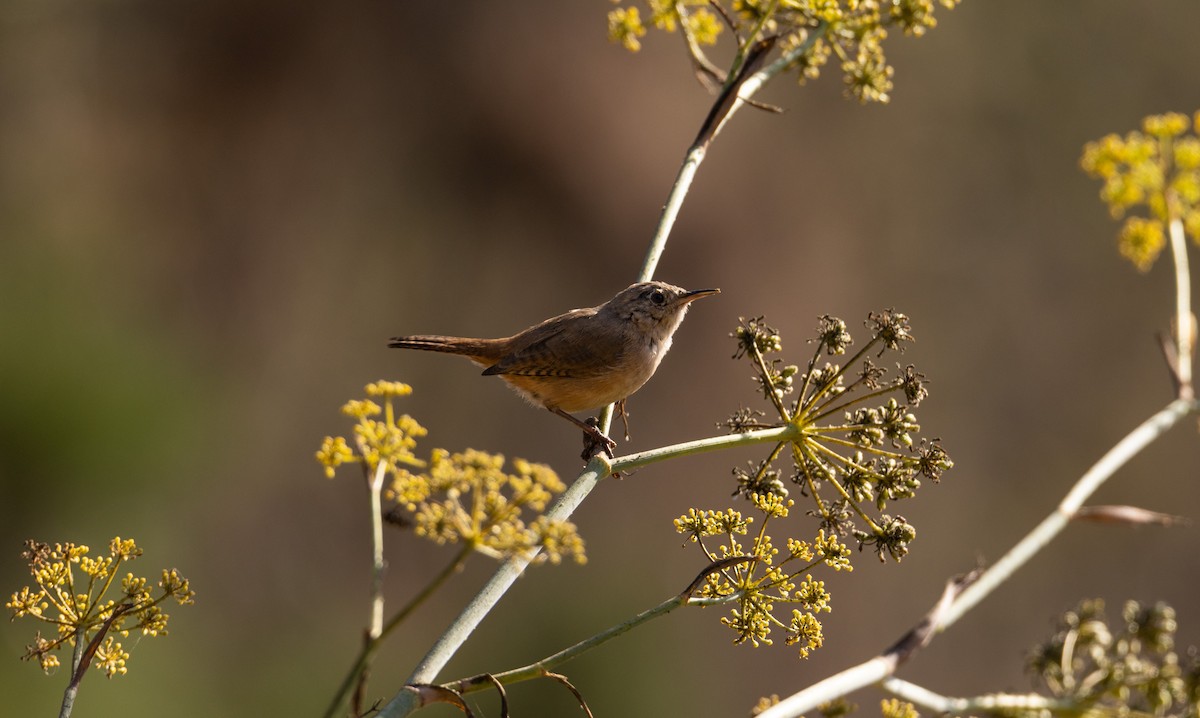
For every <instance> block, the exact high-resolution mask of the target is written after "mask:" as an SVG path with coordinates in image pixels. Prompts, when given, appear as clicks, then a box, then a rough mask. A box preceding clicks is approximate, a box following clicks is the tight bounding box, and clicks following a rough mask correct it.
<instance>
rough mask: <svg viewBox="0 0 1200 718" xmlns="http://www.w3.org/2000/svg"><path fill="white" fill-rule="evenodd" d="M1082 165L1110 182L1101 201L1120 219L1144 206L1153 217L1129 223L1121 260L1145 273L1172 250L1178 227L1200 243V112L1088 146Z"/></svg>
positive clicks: (1172, 115) (1156, 118)
mask: <svg viewBox="0 0 1200 718" xmlns="http://www.w3.org/2000/svg"><path fill="white" fill-rule="evenodd" d="M1080 165H1081V166H1082V167H1083V169H1084V171H1085V172H1087V173H1088V174H1090V175H1091V176H1093V177H1096V178H1098V179H1101V180H1104V186H1103V187H1102V188H1101V190H1100V198H1101V199H1102V200H1103V201H1104V203H1105V204H1107V205H1108V208H1109V211H1110V212H1111V213H1112V216H1113V217H1114V218H1120V217H1124V216H1125V213H1126V212H1127V211H1129V210H1130V209H1133V208H1135V207H1137V206H1139V205H1144V207H1145V210H1146V212H1147V214H1148V215H1149V216H1148V217H1142V216H1136V215H1133V216H1129V217H1126V219H1125V222H1124V224H1123V225H1122V226H1121V231H1120V233H1119V235H1118V248H1119V250H1120V252H1121V255H1122V256H1124V257H1125V258H1126V259H1128V260H1129V261H1130V262H1133V264H1134V266H1135V267H1137V268H1138V269H1139V270H1140V271H1143V272H1144V271H1147V270H1148V269H1150V267H1151V266H1152V265H1153V264H1154V260H1156V259H1157V258H1158V255H1159V253H1161V252H1162V250H1163V247H1165V246H1166V233H1167V228H1168V226H1169V225H1170V224H1171V223H1172V222H1175V221H1178V222H1180V223H1181V224H1182V226H1183V229H1184V231H1185V232H1186V233H1187V234H1188V235H1189V236H1191V238H1192V240H1193V241H1195V242H1198V243H1200V112H1197V113H1196V114H1195V115H1194V116H1193V117H1192V118H1190V119H1189V118H1188V116H1187V115H1183V114H1180V113H1178V112H1169V113H1167V114H1163V115H1151V116H1150V117H1147V118H1145V119H1144V120H1143V121H1142V131H1141V132H1130V133H1129V134H1127V135H1125V136H1124V137H1121V136H1119V135H1115V134H1111V135H1107V136H1105V137H1102V138H1101V139H1099V140H1097V141H1095V142H1090V143H1088V144H1087V145H1086V146H1085V147H1084V150H1083V158H1082V159H1081V160H1080Z"/></svg>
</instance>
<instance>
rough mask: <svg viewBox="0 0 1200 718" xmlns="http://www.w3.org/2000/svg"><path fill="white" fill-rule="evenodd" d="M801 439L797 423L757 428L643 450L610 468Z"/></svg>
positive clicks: (611, 464)
mask: <svg viewBox="0 0 1200 718" xmlns="http://www.w3.org/2000/svg"><path fill="white" fill-rule="evenodd" d="M798 436H800V430H799V429H797V428H796V427H795V425H793V424H787V425H785V426H775V427H771V428H769V429H755V430H754V431H746V432H742V433H740V434H728V435H724V436H713V437H709V438H707V439H696V440H695V441H685V442H683V443H682V444H672V445H671V446H662V447H659V448H657V449H649V450H647V451H639V452H637V453H633V454H626V455H625V456H618V457H617V458H615V459H613V460H612V462H611V463H609V464H608V465H609V468H610V469H611V470H612V471H613V472H618V471H628V470H630V469H636V468H639V467H642V466H647V465H649V464H655V463H658V462H659V461H666V460H667V459H674V458H676V457H679V456H690V455H692V454H702V453H705V452H709V451H718V450H721V449H730V448H734V447H737V446H752V445H754V444H762V443H766V442H769V441H775V442H788V441H791V440H792V439H795V438H796V437H798Z"/></svg>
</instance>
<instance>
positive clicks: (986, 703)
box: [881, 676, 1083, 715]
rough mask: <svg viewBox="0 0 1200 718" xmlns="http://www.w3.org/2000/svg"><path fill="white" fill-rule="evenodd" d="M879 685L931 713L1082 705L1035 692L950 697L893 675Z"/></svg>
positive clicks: (1062, 708)
mask: <svg viewBox="0 0 1200 718" xmlns="http://www.w3.org/2000/svg"><path fill="white" fill-rule="evenodd" d="M881 687H882V688H883V689H884V690H885V691H887V692H889V693H891V694H892V695H894V696H896V697H897V698H902V699H904V700H906V701H908V702H910V703H915V704H916V705H919V706H922V707H924V708H927V709H929V710H930V711H933V712H935V713H950V714H959V715H970V714H973V713H974V714H978V713H1012V712H1016V711H1081V710H1082V709H1083V706H1080V705H1078V704H1075V703H1072V702H1071V701H1068V700H1060V699H1055V698H1047V697H1045V696H1040V695H1038V694H1036V693H1026V694H1015V693H995V694H992V695H986V696H975V697H972V698H951V697H949V696H943V695H940V694H938V693H934V692H933V691H931V690H929V689H927V688H924V687H922V686H918V685H916V684H915V683H909V682H908V681H905V680H901V679H899V678H896V677H895V676H893V677H891V678H887V679H885V680H884V681H883V683H882V684H881Z"/></svg>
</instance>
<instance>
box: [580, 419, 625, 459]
mask: <svg viewBox="0 0 1200 718" xmlns="http://www.w3.org/2000/svg"><path fill="white" fill-rule="evenodd" d="M583 425H584V430H583V453H582V454H580V455H579V456H580V458H582V459H583V460H584V461H591V460H592V457H594V456H596V455H597V454H599V453H602V452H603V453H604V455H605V456H607V457H608V458H610V459H612V458H614V457H615V454H613V449H615V448H617V442H615V441H613V440H612V439H610V438H608V436H606V435H605V434H604V432H603V431H600V422H599V421H597V420H596V417H594V416H589V417H588V418H587V420H586V421H584V422H583Z"/></svg>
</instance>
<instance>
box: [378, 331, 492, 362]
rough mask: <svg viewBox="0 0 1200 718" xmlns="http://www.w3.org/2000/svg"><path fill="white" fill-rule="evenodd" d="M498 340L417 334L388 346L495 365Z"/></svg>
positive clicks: (390, 343)
mask: <svg viewBox="0 0 1200 718" xmlns="http://www.w3.org/2000/svg"><path fill="white" fill-rule="evenodd" d="M501 343H502V340H498V339H470V338H467V337H445V336H441V335H437V334H417V335H414V336H410V337H392V338H391V339H390V340H388V346H389V347H391V348H392V349H419V350H421V351H427V352H443V353H445V354H460V355H462V356H465V357H467V358H468V359H470V360H471V361H473V362H476V363H478V364H483V365H488V364H493V363H495V361H496V360H497V359H498V358H499V355H500V353H501V352H500V346H499V345H500V344H501Z"/></svg>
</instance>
